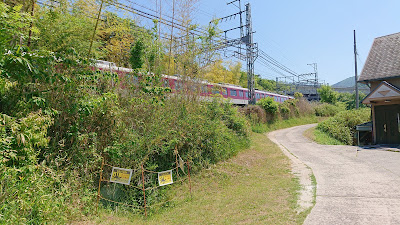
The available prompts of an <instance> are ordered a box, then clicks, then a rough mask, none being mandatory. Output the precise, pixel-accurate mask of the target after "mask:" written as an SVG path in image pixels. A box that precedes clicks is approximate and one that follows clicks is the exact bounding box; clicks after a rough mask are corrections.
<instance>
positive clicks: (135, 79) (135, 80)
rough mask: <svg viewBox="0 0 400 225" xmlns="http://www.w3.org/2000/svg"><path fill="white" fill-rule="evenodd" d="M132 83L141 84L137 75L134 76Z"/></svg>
mask: <svg viewBox="0 0 400 225" xmlns="http://www.w3.org/2000/svg"><path fill="white" fill-rule="evenodd" d="M132 83H133V84H138V83H139V78H138V77H137V76H135V75H133V76H132Z"/></svg>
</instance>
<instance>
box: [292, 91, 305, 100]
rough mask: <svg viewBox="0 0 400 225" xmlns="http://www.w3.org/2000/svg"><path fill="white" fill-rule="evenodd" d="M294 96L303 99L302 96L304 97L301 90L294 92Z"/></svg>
mask: <svg viewBox="0 0 400 225" xmlns="http://www.w3.org/2000/svg"><path fill="white" fill-rule="evenodd" d="M294 98H295V99H301V98H303V94H302V93H300V92H296V93H294Z"/></svg>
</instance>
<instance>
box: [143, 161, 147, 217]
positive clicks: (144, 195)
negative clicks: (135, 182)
mask: <svg viewBox="0 0 400 225" xmlns="http://www.w3.org/2000/svg"><path fill="white" fill-rule="evenodd" d="M142 187H143V199H144V215H145V216H146V217H147V209H146V190H145V189H144V169H143V164H142Z"/></svg>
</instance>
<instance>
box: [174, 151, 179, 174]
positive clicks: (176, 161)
mask: <svg viewBox="0 0 400 225" xmlns="http://www.w3.org/2000/svg"><path fill="white" fill-rule="evenodd" d="M175 164H176V176H179V171H178V167H179V164H178V149H177V147H176V146H175Z"/></svg>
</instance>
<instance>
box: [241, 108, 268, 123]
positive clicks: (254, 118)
mask: <svg viewBox="0 0 400 225" xmlns="http://www.w3.org/2000/svg"><path fill="white" fill-rule="evenodd" d="M239 111H240V112H241V113H242V114H244V115H245V116H246V117H247V118H248V119H249V120H250V122H251V123H252V124H259V123H266V122H267V117H266V114H265V110H264V109H262V108H261V107H260V106H259V105H246V106H245V107H243V108H240V109H239Z"/></svg>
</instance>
